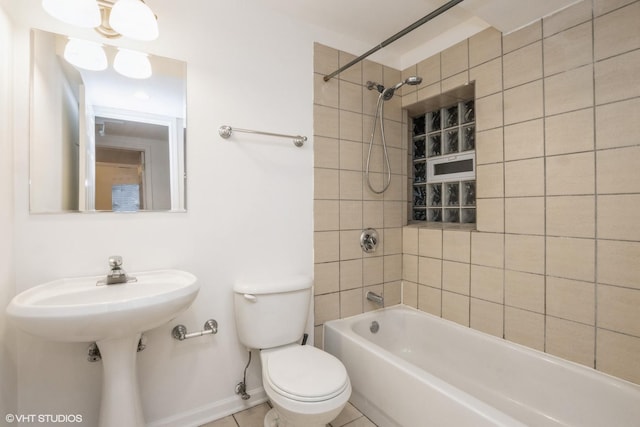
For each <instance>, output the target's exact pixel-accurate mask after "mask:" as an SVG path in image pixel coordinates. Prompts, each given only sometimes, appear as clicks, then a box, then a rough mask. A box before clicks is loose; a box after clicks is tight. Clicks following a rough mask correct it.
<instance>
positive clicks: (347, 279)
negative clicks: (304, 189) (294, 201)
mask: <svg viewBox="0 0 640 427" xmlns="http://www.w3.org/2000/svg"><path fill="white" fill-rule="evenodd" d="M314 49H315V52H314V53H315V54H314V71H315V74H314V82H315V91H314V155H315V156H314V157H315V164H314V167H315V174H314V180H315V185H314V230H315V239H314V254H315V299H314V303H315V304H314V305H315V326H316V328H315V332H316V334H315V342H316V345H321V343H322V324H323V323H324V322H326V321H328V320H332V319H338V318H343V317H348V316H352V315H355V314H359V313H362V312H364V311H368V310H373V309H375V308H377V307H376V306H375V305H373V304H372V303H371V302H369V301H367V300H366V293H367V291H369V290H371V291H374V292H376V293H379V294H381V295H384V298H385V305H394V304H398V303H399V302H400V301H401V283H402V282H401V280H402V271H403V257H402V247H403V237H402V226H403V225H406V217H407V213H406V210H407V208H406V200H407V188H406V182H407V164H406V159H407V143H406V141H407V126H406V114H405V113H403V111H402V105H401V97H400V96H396V97H395V98H393V99H392V100H390V101H387V102H386V103H385V107H384V113H385V114H384V115H385V122H384V124H385V134H386V136H387V138H386V142H387V147H388V152H389V158H390V163H391V170H392V179H391V185H390V187H389V189H388V190H387V191H386V192H385V193H384V194H382V195H377V194H375V193H373V192H372V191H370V190H369V188H368V187H367V185H366V184H365V183H364V181H363V171H364V169H365V162H366V158H367V153H368V148H369V140H370V137H371V130H372V127H373V121H374V115H375V111H376V102H377V98H378V92H376V91H369V90H367V89H366V87H365V86H366V82H367V81H368V80H371V81H375V82H378V83H381V84H384V85H385V86H392V85H395V84H396V83H398V82H399V81H400V79H401V78H402V76H401V73H400V71H398V70H394V69H392V68H389V67H384V66H382V65H380V64H376V63H374V62H371V61H364V62H361V63H359V64H357V65H355V66H353V67H352V68H349V69H348V70H346V71H345V72H343V73H341V74H340V75H339V76H337V77H335V78H333V79H331V80H330V81H328V82H324V80H323V76H324V75H326V74H329V73H331V72H332V71H334V70H336V69H337V68H338V67H339V66H341V65H343V64H345V63H346V62H348V61H350V60H352V59H353V58H354V57H353V56H352V55H349V54H347V53H345V52H341V51H338V50H336V49H332V48H330V47H327V46H323V45H321V44H316V45H315V46H314ZM465 57H466V56H465ZM452 60H455V58H452ZM465 67H466V65H465ZM438 70H439V65H438ZM438 80H439V78H438ZM403 117H404V119H403ZM403 120H404V121H403ZM378 126H379V125H378ZM374 142H375V144H374V149H373V150H372V161H371V163H370V168H369V169H370V171H371V174H370V175H371V178H372V183H373V186H374V188H376V189H381V188H382V184H383V178H384V172H385V170H386V169H383V162H382V156H381V154H382V145H381V139H380V130H379V128H378V130H377V131H376V135H375V141H374ZM368 227H372V228H375V229H377V230H378V233H379V235H380V243H379V247H378V249H377V251H376V252H374V253H372V254H365V253H364V252H363V251H362V250H361V248H360V243H359V238H360V233H361V232H362V230H363V229H364V228H368ZM416 243H417V241H416ZM411 261H412V260H411V259H408V258H407V259H404V263H405V264H411ZM413 261H414V262H415V266H414V267H415V270H416V273H415V279H417V257H416V258H415V260H413ZM404 268H405V269H406V270H411V267H408V266H404Z"/></svg>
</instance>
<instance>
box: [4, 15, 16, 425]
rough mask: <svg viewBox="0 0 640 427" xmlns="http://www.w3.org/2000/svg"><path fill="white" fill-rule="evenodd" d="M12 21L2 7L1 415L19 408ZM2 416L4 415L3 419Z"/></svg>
mask: <svg viewBox="0 0 640 427" xmlns="http://www.w3.org/2000/svg"><path fill="white" fill-rule="evenodd" d="M11 41H12V33H11V22H10V21H9V19H8V17H7V15H6V14H5V12H4V10H3V9H2V7H0V200H2V202H0V308H2V310H0V414H1V416H2V417H4V414H7V413H14V412H15V411H16V391H17V386H16V354H15V333H14V332H13V330H12V329H11V328H9V327H8V326H7V323H6V317H5V314H4V309H3V308H4V307H5V306H6V305H7V304H8V303H9V301H10V300H11V298H12V297H13V295H14V294H15V284H14V277H13V227H12V226H13V147H12V145H11V122H12V115H11V100H12V96H11V65H10V64H11V52H12V46H11ZM0 419H3V418H0Z"/></svg>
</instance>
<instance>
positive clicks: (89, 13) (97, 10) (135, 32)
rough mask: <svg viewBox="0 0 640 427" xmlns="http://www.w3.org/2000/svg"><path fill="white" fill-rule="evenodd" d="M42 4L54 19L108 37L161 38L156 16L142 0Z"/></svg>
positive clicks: (58, 0) (51, 0)
mask: <svg viewBox="0 0 640 427" xmlns="http://www.w3.org/2000/svg"><path fill="white" fill-rule="evenodd" d="M42 7H43V9H44V10H45V11H47V13H49V15H51V16H53V17H54V18H57V19H59V20H61V21H63V22H66V23H67V24H72V25H76V26H79V27H88V28H95V30H96V31H97V32H98V33H100V35H102V36H104V37H107V38H117V37H120V36H125V37H129V38H132V39H136V40H144V41H150V40H155V39H157V38H158V21H157V18H156V16H155V15H154V13H153V11H152V10H151V9H150V8H149V6H147V5H146V4H145V2H144V1H143V0H42Z"/></svg>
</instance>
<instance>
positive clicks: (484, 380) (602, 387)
mask: <svg viewBox="0 0 640 427" xmlns="http://www.w3.org/2000/svg"><path fill="white" fill-rule="evenodd" d="M373 321H377V322H378V324H379V326H380V328H379V331H378V332H377V333H375V334H374V333H372V332H371V331H370V325H371V323H372V322H373ZM324 348H325V350H326V351H328V352H329V353H331V354H333V355H335V356H337V357H338V358H339V359H340V360H341V361H342V362H343V363H344V364H345V366H346V368H347V372H348V373H349V377H350V379H351V385H352V387H353V394H352V397H351V402H352V403H353V404H354V405H355V406H356V407H357V408H358V409H359V410H360V411H362V412H363V413H364V414H365V415H367V416H368V417H369V418H370V419H371V420H372V421H373V422H375V423H376V424H377V425H379V426H381V427H388V426H402V427H422V426H456V427H459V426H474V427H476V426H576V427H585V426H594V427H609V426H611V427H614V426H615V427H621V426H636V427H637V426H640V386H637V385H635V384H632V383H629V382H626V381H623V380H619V379H617V378H614V377H612V376H609V375H606V374H603V373H601V372H598V371H596V370H594V369H590V368H587V367H584V366H581V365H578V364H575V363H572V362H569V361H566V360H563V359H560V358H558V357H554V356H551V355H548V354H545V353H543V352H540V351H536V350H532V349H529V348H526V347H523V346H520V345H517V344H513V343H510V342H508V341H505V340H502V339H499V338H496V337H494V336H491V335H488V334H484V333H482V332H478V331H475V330H473V329H470V328H466V327H463V326H461V325H458V324H456V323H453V322H449V321H447V320H444V319H441V318H439V317H436V316H432V315H430V314H427V313H423V312H420V311H417V310H414V309H412V308H410V307H407V306H402V305H400V306H394V307H390V308H385V309H382V310H378V311H374V312H370V313H365V314H361V315H358V316H354V317H351V318H348V319H342V320H334V321H331V322H328V323H325V330H324ZM639 357H640V355H639Z"/></svg>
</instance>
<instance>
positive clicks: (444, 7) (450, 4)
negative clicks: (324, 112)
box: [323, 0, 464, 82]
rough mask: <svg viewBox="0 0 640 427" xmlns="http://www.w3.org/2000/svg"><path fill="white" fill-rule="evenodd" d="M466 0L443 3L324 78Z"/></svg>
mask: <svg viewBox="0 0 640 427" xmlns="http://www.w3.org/2000/svg"><path fill="white" fill-rule="evenodd" d="M463 1H464V0H450V1H449V2H447V3H445V4H443V5H442V6H440V7H439V8H437V9H436V10H434V11H433V12H431V13H429V14H428V15H426V16H424V17H423V18H421V19H419V20H417V21H416V22H414V23H413V24H411V25H409V26H408V27H407V28H405V29H404V30H401V31H399V32H397V33H396V34H394V35H393V36H391V37H389V38H388V39H386V40H385V41H383V42H382V43H380V44H379V45H378V46H376V47H374V48H372V49H369V50H368V51H367V52H365V53H363V54H362V55H360V56H359V57H357V58H356V59H354V60H352V61H351V62H349V63H347V64H345V65H343V66H342V67H340V68H338V69H337V70H336V71H334V72H333V73H331V74H327V75H326V76H324V77H323V80H324V81H325V82H328V81H329V80H331V79H332V78H333V77H335V76H337V75H338V74H340V73H341V72H343V71H344V70H346V69H347V68H350V67H352V66H353V65H355V64H357V63H358V62H360V61H362V60H363V59H365V58H366V57H368V56H370V55H371V54H373V53H375V52H377V51H379V50H380V49H382V48H383V47H386V46H388V45H390V44H391V43H393V42H394V41H396V40H398V39H399V38H401V37H403V36H404V35H406V34H407V33H409V32H411V31H413V30H415V29H416V28H418V27H419V26H421V25H422V24H425V23H427V22H429V21H431V20H432V19H433V18H435V17H436V16H438V15H441V14H443V13H444V12H446V11H447V10H449V9H451V8H452V7H453V6H455V5H457V4H458V3H462V2H463Z"/></svg>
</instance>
